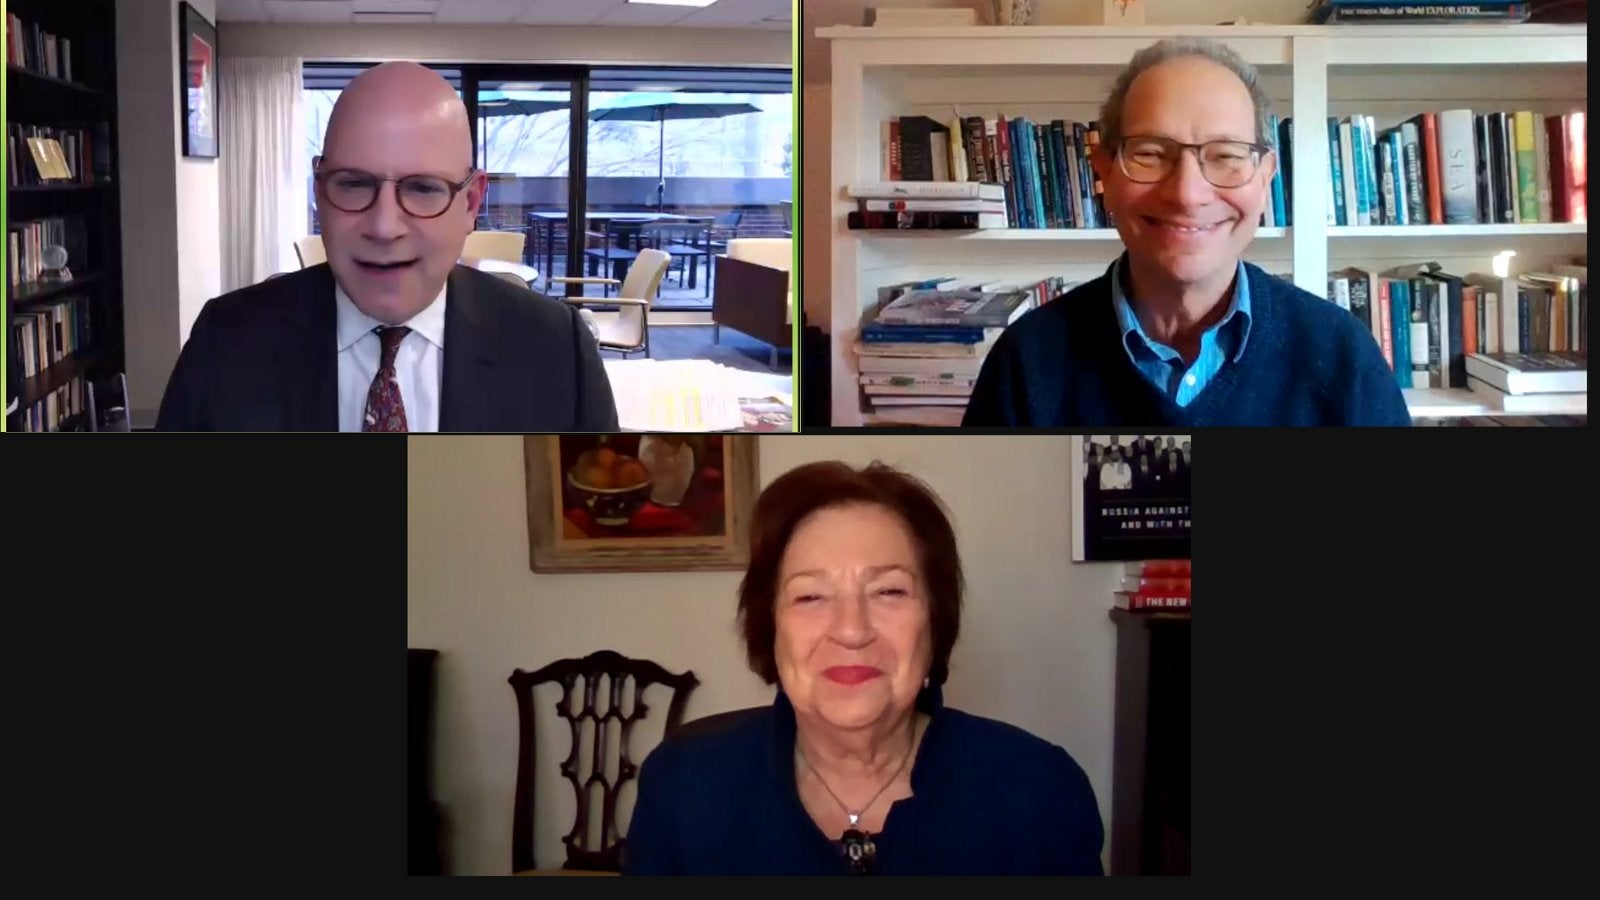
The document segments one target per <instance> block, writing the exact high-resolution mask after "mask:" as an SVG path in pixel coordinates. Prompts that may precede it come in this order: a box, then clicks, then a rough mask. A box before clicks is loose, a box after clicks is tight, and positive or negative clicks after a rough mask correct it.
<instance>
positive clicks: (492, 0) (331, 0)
mask: <svg viewBox="0 0 1600 900" xmlns="http://www.w3.org/2000/svg"><path fill="white" fill-rule="evenodd" d="M790 10H791V7H790V0H716V2H714V3H712V4H711V5H710V6H707V7H704V8H700V9H696V8H695V7H692V6H658V5H654V4H642V3H629V2H627V0H217V19H218V21H221V22H287V23H304V24H321V23H326V22H346V23H400V24H416V25H434V24H440V25H620V26H634V27H648V26H661V25H672V26H680V27H685V28H760V29H767V30H774V31H788V30H789V28H790V26H791V22H790V17H791V15H790Z"/></svg>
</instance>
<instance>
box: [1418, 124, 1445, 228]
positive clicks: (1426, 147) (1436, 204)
mask: <svg viewBox="0 0 1600 900" xmlns="http://www.w3.org/2000/svg"><path fill="white" fill-rule="evenodd" d="M1422 168H1423V169H1425V170H1427V171H1426V174H1427V180H1428V223H1429V224H1431V225H1443V224H1444V187H1443V186H1442V185H1441V183H1440V181H1441V176H1442V174H1443V172H1444V168H1443V164H1442V163H1441V162H1440V161H1439V117H1438V115H1436V114H1434V113H1431V112H1430V113H1423V114H1422Z"/></svg>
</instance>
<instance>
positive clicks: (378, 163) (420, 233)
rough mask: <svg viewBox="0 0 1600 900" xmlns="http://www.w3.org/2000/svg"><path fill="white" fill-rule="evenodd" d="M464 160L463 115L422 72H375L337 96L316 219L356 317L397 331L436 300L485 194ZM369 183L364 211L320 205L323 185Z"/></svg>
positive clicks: (410, 68) (320, 164) (321, 162)
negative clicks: (358, 312) (362, 316)
mask: <svg viewBox="0 0 1600 900" xmlns="http://www.w3.org/2000/svg"><path fill="white" fill-rule="evenodd" d="M472 157H473V150H472V138H471V129H470V128H468V123H467V110H466V107H465V106H464V105H463V104H462V103H461V99H460V98H459V97H457V96H456V92H455V89H454V88H452V87H450V85H449V83H448V82H446V81H445V80H444V79H443V78H440V77H439V76H438V74H437V73H435V72H433V71H431V70H429V69H428V68H426V67H425V66H420V65H417V64H416V63H413V62H391V63H384V64H383V65H381V66H377V67H375V68H372V69H368V70H367V71H365V72H363V73H361V74H360V75H359V76H357V77H356V78H354V79H352V80H351V81H350V84H349V85H348V86H347V87H345V89H344V92H343V93H341V94H340V95H339V101H338V102H337V103H335V104H334V106H333V114H332V115H331V116H330V117H329V118H328V130H327V132H326V133H325V134H324V135H323V139H322V156H321V157H320V158H319V159H318V160H317V171H318V173H319V176H318V185H319V187H318V193H317V216H318V218H319V219H320V220H321V223H322V243H323V247H324V248H325V249H326V250H327V252H328V265H329V266H330V267H331V268H332V269H333V274H334V278H335V279H336V280H337V281H338V283H339V286H340V287H341V288H342V289H343V290H344V292H345V294H346V295H347V296H348V297H349V298H350V300H351V301H352V302H353V303H355V305H356V307H357V308H358V309H360V310H361V311H362V312H364V313H366V314H367V315H368V316H371V317H372V318H374V319H377V320H378V321H380V322H384V323H386V324H390V325H399V324H402V323H404V322H406V321H408V320H409V319H410V318H411V317H413V316H415V315H416V314H417V313H419V312H421V311H422V310H423V309H425V308H426V307H427V306H428V305H429V304H430V303H432V302H433V301H434V300H435V299H436V298H437V297H438V296H439V295H440V293H441V292H442V291H443V290H444V287H445V283H446V281H447V280H448V278H449V276H450V272H451V270H452V269H454V268H455V265H456V261H457V260H458V259H459V258H460V256H461V248H462V245H463V244H464V243H465V242H466V239H467V234H468V233H469V232H471V231H472V228H473V222H474V221H475V219H476V218H477V215H478V211H479V209H480V208H481V207H482V204H483V198H484V194H485V192H486V191H487V179H486V178H485V177H484V175H483V173H482V172H475V171H474V168H473V161H472ZM412 176H427V177H425V178H416V177H412ZM401 179H406V180H405V181H404V185H405V187H404V191H405V196H404V197H402V196H401V190H402V188H401V187H400V185H401V184H402V181H401ZM374 180H376V181H377V189H376V192H375V193H368V194H367V196H370V197H372V198H373V200H372V202H371V204H370V205H369V206H367V207H366V208H365V209H361V208H359V203H360V202H361V201H360V200H359V199H357V200H355V201H354V202H353V203H346V204H345V205H344V207H343V208H341V207H340V206H339V205H337V204H335V203H333V202H331V200H330V199H329V195H328V184H329V183H330V182H332V183H335V184H338V185H341V186H343V188H344V189H345V190H348V189H349V187H350V185H352V184H355V185H370V184H372V183H373V181H374ZM358 190H359V188H358ZM344 196H346V197H349V196H350V195H349V194H345V195H344ZM355 196H357V197H359V196H360V194H359V193H358V194H356V195H355ZM406 198H411V199H412V200H414V201H415V202H414V203H412V204H411V205H410V206H407V204H406ZM444 203H448V204H449V205H448V206H444V207H443V210H442V211H441V212H437V214H431V213H432V212H434V211H437V210H439V207H440V206H441V204H444ZM412 210H416V211H418V212H421V215H417V214H416V213H414V212H412Z"/></svg>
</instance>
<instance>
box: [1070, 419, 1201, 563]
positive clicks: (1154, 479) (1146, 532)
mask: <svg viewBox="0 0 1600 900" xmlns="http://www.w3.org/2000/svg"><path fill="white" fill-rule="evenodd" d="M1191 444H1192V439H1191V437H1190V436H1189V435H1187V434H1160V435H1149V434H1088V435H1075V436H1073V438H1072V484H1071V487H1070V491H1071V493H1072V512H1073V515H1072V559H1073V561H1074V562H1139V561H1142V560H1169V559H1188V558H1189V553H1190V551H1189V529H1190V517H1189V481H1190V479H1189V461H1190V454H1191V453H1192V448H1191Z"/></svg>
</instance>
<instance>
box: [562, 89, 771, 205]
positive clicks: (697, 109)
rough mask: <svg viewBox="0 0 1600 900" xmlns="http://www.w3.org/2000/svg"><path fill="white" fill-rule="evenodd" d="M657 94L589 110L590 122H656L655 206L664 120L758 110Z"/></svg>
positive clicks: (662, 192) (663, 185) (663, 186)
mask: <svg viewBox="0 0 1600 900" xmlns="http://www.w3.org/2000/svg"><path fill="white" fill-rule="evenodd" d="M660 98H661V95H660V94H649V93H640V94H633V95H630V96H627V97H623V98H621V99H620V100H618V101H617V102H616V103H613V104H611V105H610V106H606V107H603V108H601V109H597V110H593V111H591V112H590V113H589V119H590V120H591V121H594V122H656V123H658V124H657V126H656V139H657V141H658V142H659V146H660V148H661V149H660V153H659V154H658V164H657V166H656V169H657V171H656V209H658V210H659V209H661V207H662V205H663V204H664V201H665V199H666V192H667V179H666V163H667V120H668V119H673V120H678V119H721V118H725V117H727V116H738V115H743V114H745V113H754V112H761V108H760V107H759V106H752V105H751V104H749V103H730V102H726V101H718V100H693V99H689V98H679V97H674V96H668V97H666V98H665V99H660Z"/></svg>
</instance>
